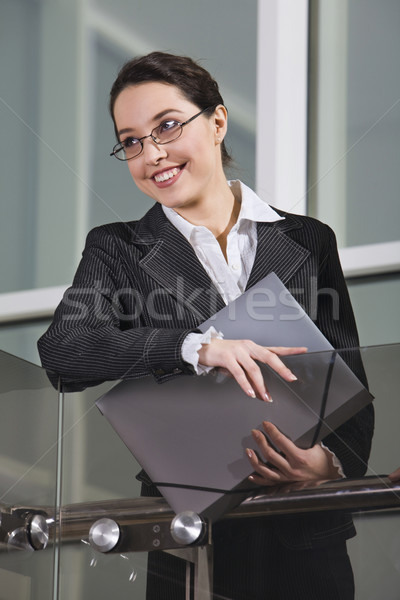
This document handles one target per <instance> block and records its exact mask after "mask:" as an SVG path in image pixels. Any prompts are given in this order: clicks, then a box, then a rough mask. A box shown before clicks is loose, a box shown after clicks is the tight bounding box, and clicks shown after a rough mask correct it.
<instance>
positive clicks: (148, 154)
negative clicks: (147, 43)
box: [143, 137, 167, 165]
mask: <svg viewBox="0 0 400 600" xmlns="http://www.w3.org/2000/svg"><path fill="white" fill-rule="evenodd" d="M143 155H144V157H145V161H146V164H149V165H154V164H157V163H158V162H159V161H160V160H161V159H162V158H165V157H166V156H167V150H166V148H165V147H164V145H163V144H157V142H155V141H154V140H153V138H152V137H148V138H147V139H145V140H143Z"/></svg>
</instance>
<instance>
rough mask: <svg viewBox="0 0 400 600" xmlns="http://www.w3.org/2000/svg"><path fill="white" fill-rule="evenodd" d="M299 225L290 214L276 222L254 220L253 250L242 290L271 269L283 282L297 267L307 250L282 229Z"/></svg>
mask: <svg viewBox="0 0 400 600" xmlns="http://www.w3.org/2000/svg"><path fill="white" fill-rule="evenodd" d="M299 227H302V225H301V222H300V221H298V220H297V219H296V218H295V217H293V216H292V215H290V216H289V215H288V216H287V218H286V219H285V220H284V221H277V222H276V223H257V251H256V257H255V260H254V265H253V268H252V270H251V273H250V277H249V280H248V282H247V286H246V289H248V288H250V287H251V286H253V285H254V284H255V283H257V282H258V281H260V279H262V278H263V277H266V276H267V275H268V274H269V273H271V272H272V271H273V272H274V273H276V275H277V276H278V277H279V279H280V280H281V281H282V283H284V284H285V285H286V283H287V282H288V281H289V279H291V277H293V275H294V274H295V273H296V271H298V269H300V267H301V266H302V265H303V264H304V262H305V261H306V260H307V258H308V257H309V255H310V251H309V250H307V249H306V248H303V246H300V244H298V243H297V242H295V241H293V240H292V239H291V238H290V237H289V236H288V235H286V233H285V232H286V231H288V230H289V229H297V228H299Z"/></svg>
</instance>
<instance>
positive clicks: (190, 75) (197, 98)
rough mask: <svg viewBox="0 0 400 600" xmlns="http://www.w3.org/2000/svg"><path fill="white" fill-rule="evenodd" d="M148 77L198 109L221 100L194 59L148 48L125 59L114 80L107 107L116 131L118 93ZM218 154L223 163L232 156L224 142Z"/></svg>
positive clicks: (204, 70)
mask: <svg viewBox="0 0 400 600" xmlns="http://www.w3.org/2000/svg"><path fill="white" fill-rule="evenodd" d="M151 81H160V82H162V83H166V84H169V85H174V86H175V87H177V88H178V89H179V90H180V92H181V93H182V94H183V96H184V97H185V98H186V99H187V100H189V102H192V103H193V104H195V105H196V106H198V107H199V109H200V110H202V109H205V108H207V107H212V108H211V109H210V114H211V112H212V110H213V109H214V108H215V107H216V106H217V105H218V104H224V101H223V99H222V96H221V94H220V91H219V88H218V84H217V82H216V81H215V79H213V78H212V77H211V75H210V73H209V72H208V71H206V69H204V68H203V67H201V66H200V65H199V64H198V63H196V62H195V61H194V60H193V59H191V58H189V57H188V56H178V55H175V54H167V53H165V52H151V53H150V54H147V55H145V56H140V57H137V58H134V59H133V60H130V61H129V62H127V63H126V64H125V65H124V66H123V67H122V69H121V70H120V72H119V73H118V76H117V79H116V80H115V81H114V83H113V86H112V88H111V92H110V103H109V109H110V114H111V117H112V120H113V122H114V130H115V133H116V135H117V129H116V125H115V119H114V105H115V101H116V100H117V98H118V96H119V94H120V93H121V92H122V91H123V90H124V89H125V88H127V87H129V86H131V85H138V84H139V83H146V82H151ZM205 114H207V111H206V112H205ZM117 138H118V135H117ZM221 156H222V163H223V165H224V167H227V166H228V165H229V164H230V163H231V162H232V158H231V157H230V155H229V153H228V151H227V149H226V146H225V143H224V142H222V144H221Z"/></svg>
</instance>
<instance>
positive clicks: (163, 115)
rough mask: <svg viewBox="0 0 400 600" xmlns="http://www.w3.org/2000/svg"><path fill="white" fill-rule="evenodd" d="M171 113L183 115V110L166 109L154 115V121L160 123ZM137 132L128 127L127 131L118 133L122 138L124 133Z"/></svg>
mask: <svg viewBox="0 0 400 600" xmlns="http://www.w3.org/2000/svg"><path fill="white" fill-rule="evenodd" d="M170 112H175V113H180V114H183V111H182V110H179V109H178V108H166V109H165V110H162V111H161V112H159V113H157V114H156V115H154V117H153V119H152V120H153V121H159V120H160V119H162V118H163V117H165V115H167V114H168V113H170ZM134 131H135V128H134V127H126V128H125V129H120V130H119V131H118V135H119V136H121V135H123V134H124V133H133V132H134Z"/></svg>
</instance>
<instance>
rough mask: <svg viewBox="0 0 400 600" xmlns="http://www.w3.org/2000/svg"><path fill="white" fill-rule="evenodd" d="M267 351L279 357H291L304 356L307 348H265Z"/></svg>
mask: <svg viewBox="0 0 400 600" xmlns="http://www.w3.org/2000/svg"><path fill="white" fill-rule="evenodd" d="M265 348H267V350H271V352H275V354H279V356H291V355H292V354H304V353H305V352H307V350H308V348H307V347H306V346H290V347H289V346H265Z"/></svg>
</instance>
